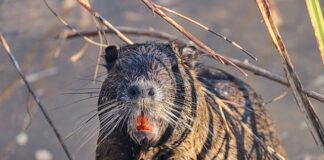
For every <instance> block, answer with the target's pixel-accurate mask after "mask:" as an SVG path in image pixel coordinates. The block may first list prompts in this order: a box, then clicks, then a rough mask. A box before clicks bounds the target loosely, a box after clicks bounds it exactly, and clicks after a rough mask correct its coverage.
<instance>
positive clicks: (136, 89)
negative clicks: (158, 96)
mask: <svg viewBox="0 0 324 160" xmlns="http://www.w3.org/2000/svg"><path fill="white" fill-rule="evenodd" d="M127 94H128V97H129V98H130V99H133V100H137V99H142V98H151V99H153V98H154V96H155V89H154V87H153V86H151V85H132V86H130V87H129V88H128V91H127Z"/></svg>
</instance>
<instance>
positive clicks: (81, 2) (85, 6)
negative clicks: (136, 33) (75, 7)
mask: <svg viewBox="0 0 324 160" xmlns="http://www.w3.org/2000/svg"><path fill="white" fill-rule="evenodd" d="M78 2H79V4H80V5H81V6H82V7H83V8H84V9H86V10H87V11H88V12H89V13H91V14H92V15H93V16H94V17H95V18H96V19H98V21H99V22H100V23H102V24H103V25H104V26H106V27H107V28H108V29H111V30H112V31H114V33H115V34H116V35H117V36H118V38H120V39H121V40H123V41H124V42H125V43H126V44H134V43H133V41H131V40H130V39H129V38H127V37H126V36H125V35H124V34H123V33H121V32H120V31H119V30H118V29H117V28H115V27H114V26H113V25H112V24H111V23H110V22H109V21H108V20H106V19H104V18H103V17H102V16H101V15H100V14H99V13H98V12H96V11H95V10H93V9H92V8H91V6H90V5H88V4H87V3H86V2H84V0H78Z"/></svg>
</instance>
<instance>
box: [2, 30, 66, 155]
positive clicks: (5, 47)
mask: <svg viewBox="0 0 324 160" xmlns="http://www.w3.org/2000/svg"><path fill="white" fill-rule="evenodd" d="M0 43H1V45H2V46H3V48H4V49H5V51H6V53H7V55H8V56H9V58H10V60H11V62H12V63H13V64H14V66H15V68H16V70H17V72H18V73H19V76H20V77H21V79H22V80H23V81H24V83H25V85H26V86H27V89H28V91H29V93H30V94H31V95H32V97H33V98H34V100H35V102H36V103H37V105H38V106H39V108H40V110H41V112H42V113H43V115H44V117H45V119H46V120H47V122H48V123H49V125H50V127H51V128H52V129H53V131H54V133H55V136H56V137H57V139H58V140H59V142H60V144H61V146H62V148H63V150H64V152H65V154H66V156H67V158H68V159H69V160H72V157H71V154H70V153H69V151H68V149H67V147H66V145H65V143H64V141H63V139H62V137H61V135H60V133H59V132H58V130H57V129H56V127H55V125H54V123H53V121H52V119H51V118H50V116H49V114H48V113H47V111H46V110H45V108H44V107H43V105H42V104H41V102H40V101H39V99H38V97H37V96H36V94H35V92H34V91H33V89H32V87H31V85H30V84H29V83H28V81H27V79H26V76H25V75H24V74H23V73H22V70H21V68H20V65H19V63H18V61H17V60H16V58H15V56H14V55H13V54H12V53H11V51H10V47H9V45H8V43H7V41H6V40H5V38H4V37H3V35H2V33H0Z"/></svg>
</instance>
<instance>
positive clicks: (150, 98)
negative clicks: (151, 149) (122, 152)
mask: <svg viewBox="0 0 324 160" xmlns="http://www.w3.org/2000/svg"><path fill="white" fill-rule="evenodd" d="M197 54H198V53H196V49H195V48H193V47H183V48H180V49H178V47H176V46H174V45H171V44H162V43H145V44H135V45H128V46H124V47H121V48H117V47H115V46H109V47H107V48H106V54H105V60H106V68H107V77H106V79H105V81H104V83H103V85H102V87H101V92H100V96H99V101H98V112H99V119H100V123H101V130H102V131H104V132H102V133H105V135H100V136H102V138H103V137H107V136H109V134H110V133H112V132H117V133H118V131H122V130H124V131H125V133H127V134H128V136H129V137H130V138H131V139H132V141H134V142H135V143H137V144H139V145H141V146H146V147H147V146H153V145H156V144H157V143H158V142H159V141H160V140H161V139H162V136H163V135H164V134H165V133H166V132H167V130H168V129H170V128H174V127H176V126H179V125H183V126H186V125H187V126H189V127H190V124H191V119H192V116H193V115H192V114H194V113H193V111H192V109H193V108H195V103H196V95H195V92H194V91H193V90H194V89H195V88H194V85H193V82H192V81H193V80H192V79H193V77H191V75H190V74H189V72H190V71H189V70H191V69H193V68H194V67H195V65H196V62H197V60H198V57H197ZM192 107H193V108H192Z"/></svg>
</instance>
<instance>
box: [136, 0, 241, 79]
mask: <svg viewBox="0 0 324 160" xmlns="http://www.w3.org/2000/svg"><path fill="white" fill-rule="evenodd" d="M142 2H143V3H144V4H145V5H146V6H147V7H148V8H149V9H151V10H152V11H153V13H157V14H158V15H159V16H160V17H162V18H163V19H164V20H166V21H167V22H168V23H169V24H171V25H172V26H173V27H175V28H176V29H177V30H178V31H179V32H181V33H182V34H183V35H185V36H186V37H187V38H188V39H190V40H191V41H193V42H194V43H195V44H196V45H197V46H199V47H200V48H202V49H204V50H205V51H207V52H206V53H207V54H208V55H209V56H210V57H212V58H214V59H217V60H218V61H220V62H221V63H223V64H230V65H232V66H233V67H235V68H236V69H238V70H239V71H240V72H241V73H243V74H244V75H245V76H247V74H246V73H245V72H244V71H243V70H242V69H241V68H240V67H238V66H237V65H235V64H234V63H233V62H231V61H230V60H229V59H227V58H226V57H224V56H222V55H220V54H218V53H216V52H215V51H214V50H212V49H211V48H209V47H208V46H207V45H206V44H205V43H204V42H202V41H201V40H200V39H198V38H197V37H195V36H194V35H193V34H191V33H190V32H188V31H187V30H186V29H185V28H184V27H183V26H181V25H180V24H179V23H177V22H176V21H174V20H173V19H172V18H171V17H169V16H168V15H166V14H165V13H164V12H163V11H162V10H161V9H159V8H157V7H155V3H153V2H152V1H150V0H142Z"/></svg>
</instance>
